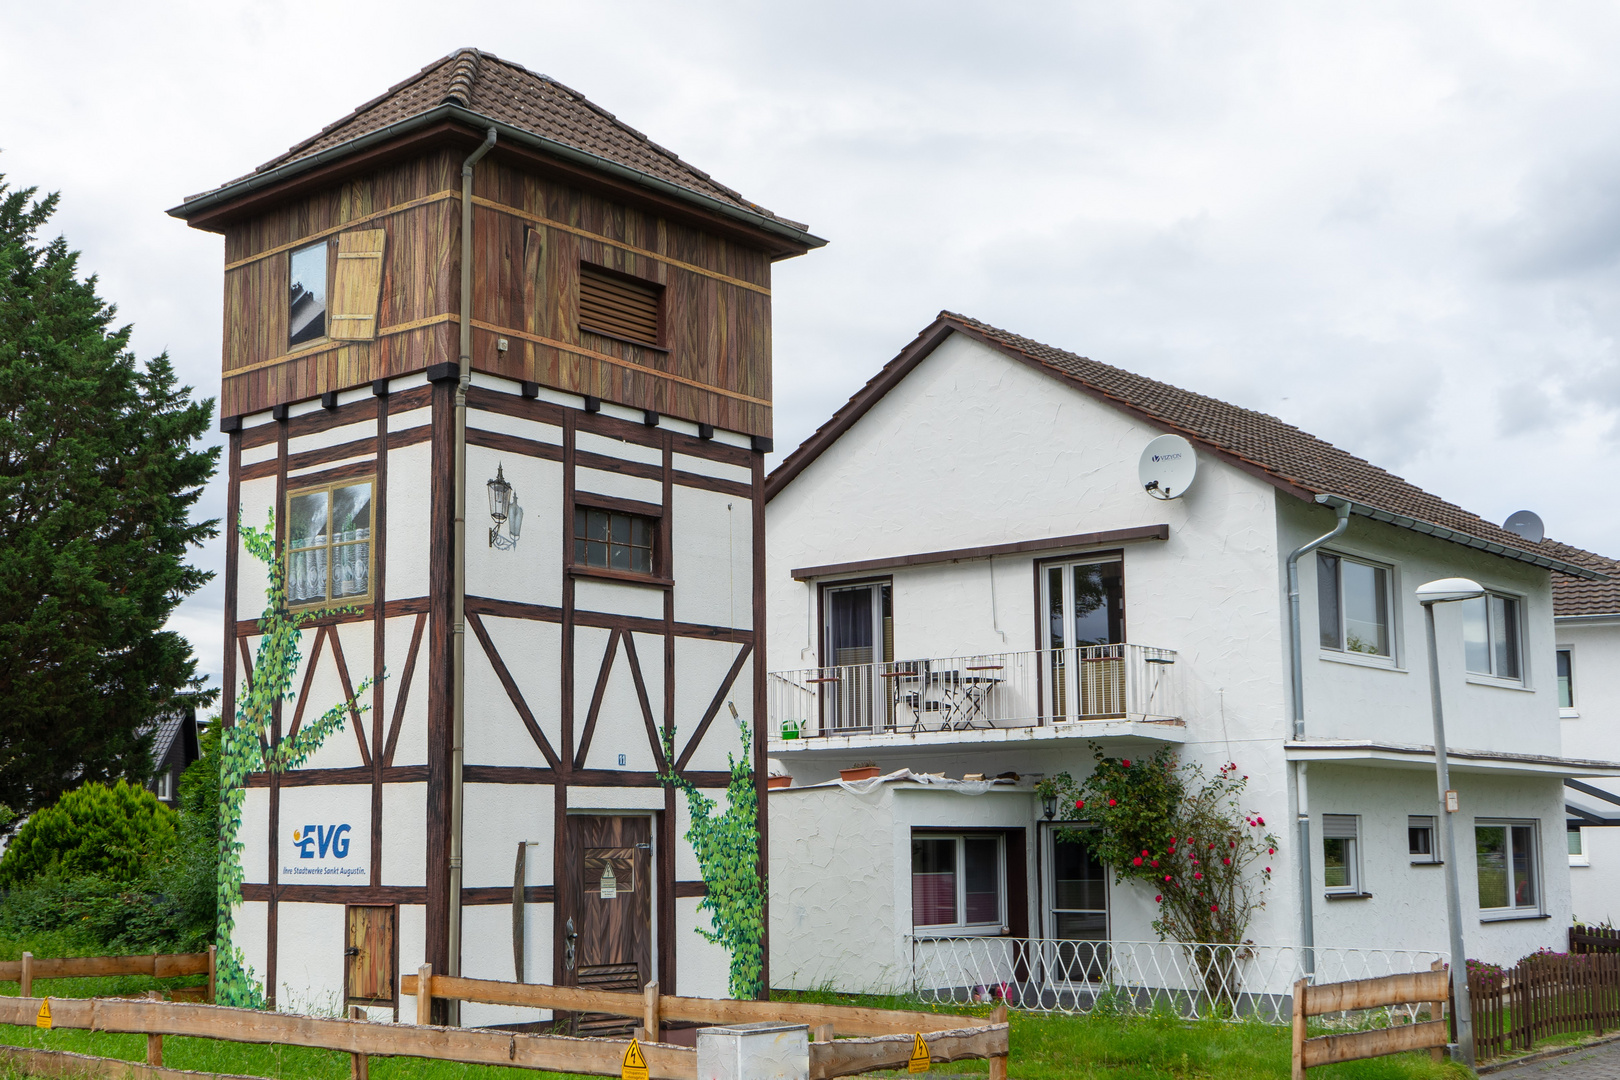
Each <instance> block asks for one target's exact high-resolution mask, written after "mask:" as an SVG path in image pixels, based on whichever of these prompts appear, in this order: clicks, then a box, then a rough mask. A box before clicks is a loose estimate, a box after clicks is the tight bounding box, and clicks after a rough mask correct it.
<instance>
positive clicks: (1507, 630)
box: [1462, 593, 1524, 679]
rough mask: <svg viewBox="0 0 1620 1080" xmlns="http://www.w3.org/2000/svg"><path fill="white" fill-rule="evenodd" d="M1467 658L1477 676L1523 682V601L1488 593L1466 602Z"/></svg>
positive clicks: (1468, 666) (1465, 644) (1468, 665)
mask: <svg viewBox="0 0 1620 1080" xmlns="http://www.w3.org/2000/svg"><path fill="white" fill-rule="evenodd" d="M1462 614H1463V659H1464V661H1465V663H1466V666H1467V668H1468V670H1469V671H1471V672H1473V673H1474V674H1475V675H1491V676H1494V677H1496V678H1498V679H1522V678H1523V677H1524V673H1523V670H1522V666H1521V664H1520V661H1519V657H1520V642H1519V635H1520V632H1521V631H1520V629H1519V601H1518V600H1517V599H1516V598H1515V597H1511V596H1501V595H1498V594H1497V593H1487V594H1486V595H1484V596H1479V597H1475V598H1474V599H1472V600H1464V601H1463V602H1462Z"/></svg>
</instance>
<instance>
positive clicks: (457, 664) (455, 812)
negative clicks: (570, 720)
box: [445, 128, 495, 1024]
mask: <svg viewBox="0 0 1620 1080" xmlns="http://www.w3.org/2000/svg"><path fill="white" fill-rule="evenodd" d="M494 145H495V129H494V128H490V129H489V130H488V131H487V132H486V133H485V135H484V141H483V142H482V143H481V144H479V147H478V149H477V150H474V151H473V152H472V153H471V154H470V155H468V157H467V160H466V161H464V162H462V163H461V373H460V374H461V377H460V379H459V380H458V381H457V382H456V460H455V483H456V495H455V498H456V527H455V542H454V544H453V546H452V548H451V550H452V551H453V552H454V553H455V554H454V555H453V556H452V558H453V559H454V561H455V583H454V585H453V587H452V590H451V591H452V594H453V599H452V601H451V602H452V604H453V605H454V606H453V608H452V610H451V614H450V655H451V657H452V660H451V664H452V668H451V679H450V687H451V689H450V699H451V709H452V716H453V720H452V726H451V733H452V734H451V741H450V890H449V892H450V896H449V900H450V912H449V914H450V921H449V922H450V924H449V928H448V929H449V933H448V935H447V936H448V937H449V939H450V940H449V950H448V951H449V956H448V958H447V959H448V964H447V965H446V966H447V967H448V968H449V970H448V971H446V972H445V974H446V975H452V976H455V975H460V974H461V853H462V842H461V805H462V780H461V774H462V759H463V756H464V753H463V751H464V749H465V746H466V742H467V610H466V609H467V387H468V386H470V385H471V384H472V299H473V272H472V268H473V166H474V165H477V164H478V159H479V158H481V157H483V156H484V155H485V154H487V153H489V151H490V148H491V147H493V146H494ZM448 1004H449V1006H450V1017H449V1020H450V1023H451V1024H459V1023H460V1022H461V1009H460V1007H459V1005H460V1003H459V1002H457V1001H456V1000H454V999H451V1000H450V1002H449V1003H448Z"/></svg>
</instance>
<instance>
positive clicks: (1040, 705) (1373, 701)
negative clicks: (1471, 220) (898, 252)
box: [766, 313, 1620, 990]
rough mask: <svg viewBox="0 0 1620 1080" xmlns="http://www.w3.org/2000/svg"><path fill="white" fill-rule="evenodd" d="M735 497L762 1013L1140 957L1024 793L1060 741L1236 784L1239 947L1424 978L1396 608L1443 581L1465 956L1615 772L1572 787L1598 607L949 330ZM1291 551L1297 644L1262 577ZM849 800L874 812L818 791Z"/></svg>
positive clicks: (1540, 896)
mask: <svg viewBox="0 0 1620 1080" xmlns="http://www.w3.org/2000/svg"><path fill="white" fill-rule="evenodd" d="M1167 432H1172V433H1178V434H1180V435H1182V436H1184V437H1185V438H1186V439H1188V440H1190V441H1191V443H1192V445H1193V446H1194V447H1195V448H1196V454H1197V459H1198V472H1197V479H1196V483H1195V484H1194V485H1193V486H1192V487H1191V489H1190V490H1188V491H1187V492H1186V493H1185V495H1184V496H1183V497H1180V498H1175V499H1173V500H1169V501H1165V500H1160V499H1157V498H1154V497H1151V495H1150V493H1148V492H1146V491H1144V489H1143V485H1142V484H1141V483H1140V482H1139V479H1138V462H1139V459H1140V456H1141V454H1142V451H1143V448H1144V447H1145V446H1146V444H1147V443H1148V442H1149V441H1150V440H1151V439H1153V438H1155V437H1156V436H1159V435H1161V434H1164V433H1167ZM766 495H767V500H768V505H767V512H766V534H767V539H768V546H767V552H768V555H767V595H768V603H767V610H768V612H769V624H768V629H769V653H768V659H769V663H770V668H771V676H770V690H769V693H770V718H769V722H770V728H771V739H770V746H769V753H770V757H771V759H772V767H773V769H775V770H776V771H777V772H778V773H780V774H782V775H786V776H791V777H792V779H791V782H790V783H791V786H788V787H785V788H780V789H778V790H773V791H772V793H771V798H770V818H771V837H772V844H771V875H772V879H771V888H772V924H773V937H772V942H773V948H772V971H773V974H774V979H775V981H776V983H777V985H780V986H798V987H813V986H820V985H826V984H832V985H839V986H845V987H848V988H851V989H873V990H875V989H893V988H894V987H896V986H897V985H899V986H904V985H906V984H907V983H908V982H909V983H911V984H912V985H917V984H919V982H921V981H924V980H926V978H927V977H928V976H926V975H924V974H920V973H919V970H920V968H921V967H923V966H926V964H927V963H928V962H930V961H929V957H931V956H934V955H936V954H937V949H936V948H935V946H933V945H930V944H929V943H930V942H931V941H932V942H937V941H938V940H939V939H953V940H959V939H973V940H978V941H980V942H983V941H985V940H987V939H994V938H1004V939H1035V940H1041V941H1053V940H1068V941H1094V942H1108V941H1112V942H1130V941H1151V940H1153V937H1154V935H1153V932H1152V931H1151V929H1150V922H1151V919H1152V917H1153V903H1152V897H1151V896H1149V895H1147V894H1146V893H1143V892H1140V891H1138V890H1136V889H1134V888H1119V887H1115V886H1114V885H1113V884H1112V882H1111V881H1110V880H1109V878H1110V875H1109V874H1108V871H1107V868H1106V867H1103V866H1099V865H1097V863H1096V862H1095V861H1094V860H1093V859H1092V858H1091V857H1090V856H1089V855H1087V854H1086V853H1085V852H1084V850H1083V849H1079V848H1078V847H1077V846H1076V847H1071V846H1070V845H1067V844H1064V843H1060V842H1058V841H1057V840H1056V839H1055V837H1054V836H1053V825H1052V824H1051V823H1049V822H1048V821H1047V820H1046V813H1045V808H1044V807H1043V805H1042V803H1041V800H1040V799H1039V798H1037V797H1036V795H1035V793H1034V791H1033V781H1034V780H1035V779H1036V778H1039V777H1041V776H1043V775H1051V774H1054V773H1057V772H1059V771H1060V770H1068V771H1070V772H1071V773H1073V774H1075V775H1076V776H1080V775H1084V774H1086V773H1087V772H1089V770H1090V767H1091V764H1092V758H1091V754H1090V752H1089V750H1088V742H1090V741H1092V740H1095V741H1097V742H1099V743H1101V744H1102V745H1103V747H1105V748H1106V749H1107V750H1108V751H1109V752H1111V753H1115V754H1121V755H1123V756H1130V755H1131V753H1132V752H1133V751H1134V752H1136V753H1140V754H1146V753H1148V752H1151V751H1152V750H1153V749H1155V748H1157V747H1161V746H1166V745H1171V746H1175V747H1178V748H1179V751H1180V753H1181V754H1182V756H1183V758H1184V759H1187V760H1192V761H1197V762H1200V763H1203V765H1204V766H1205V767H1206V768H1207V769H1212V768H1216V767H1218V766H1219V765H1220V763H1223V762H1226V761H1228V760H1231V761H1235V762H1237V764H1238V766H1239V768H1240V769H1241V770H1242V771H1243V772H1244V773H1246V774H1248V775H1249V776H1250V786H1249V795H1250V797H1251V802H1252V805H1250V806H1248V807H1246V809H1248V810H1250V811H1252V812H1255V813H1258V814H1260V815H1262V816H1263V817H1265V818H1266V819H1267V820H1268V821H1270V822H1271V823H1272V825H1273V826H1274V827H1275V828H1276V832H1277V833H1279V834H1280V835H1282V836H1283V841H1282V849H1281V850H1280V851H1279V852H1278V853H1277V859H1276V863H1275V864H1274V866H1275V870H1276V873H1275V875H1274V880H1273V881H1272V883H1271V884H1270V886H1269V891H1268V894H1267V895H1268V904H1267V906H1266V907H1265V909H1264V910H1263V911H1261V912H1260V913H1259V915H1258V917H1257V918H1256V919H1255V920H1254V922H1253V923H1252V925H1251V927H1250V930H1249V934H1250V937H1251V938H1252V939H1253V940H1254V941H1256V942H1259V943H1262V944H1266V945H1278V946H1296V947H1297V946H1299V945H1300V944H1302V942H1303V940H1304V934H1305V932H1306V931H1305V929H1304V928H1305V925H1306V921H1307V918H1309V920H1310V922H1311V924H1312V925H1313V926H1314V944H1315V946H1316V948H1317V950H1318V952H1325V951H1326V950H1329V949H1350V948H1354V949H1369V948H1379V949H1411V950H1435V951H1444V950H1446V948H1447V945H1446V942H1447V937H1446V922H1445V898H1444V896H1445V894H1444V881H1443V875H1442V873H1441V871H1440V870H1439V868H1438V857H1439V856H1438V852H1439V850H1440V847H1439V845H1438V843H1437V838H1436V830H1435V814H1436V810H1437V792H1436V786H1435V778H1434V761H1433V739H1432V726H1431V710H1430V694H1429V678H1428V663H1427V660H1426V653H1425V644H1424V634H1423V611H1422V609H1421V607H1420V606H1419V604H1418V603H1417V602H1416V600H1415V599H1414V595H1413V593H1414V589H1415V588H1416V586H1418V585H1419V584H1421V583H1423V582H1426V581H1429V580H1432V579H1436V578H1442V577H1449V576H1453V575H1466V576H1468V577H1471V578H1474V579H1477V580H1478V581H1480V582H1481V583H1483V584H1484V585H1485V586H1486V587H1487V588H1488V589H1489V590H1490V595H1489V597H1488V598H1487V599H1482V600H1478V601H1474V602H1470V603H1467V604H1453V605H1449V606H1448V605H1442V606H1441V607H1440V608H1439V609H1438V611H1437V618H1438V628H1439V641H1440V643H1441V645H1440V680H1441V683H1442V685H1443V687H1444V690H1445V704H1446V708H1447V710H1448V716H1449V726H1448V732H1449V739H1448V743H1449V747H1450V758H1449V759H1450V767H1451V776H1452V784H1453V787H1454V788H1455V789H1456V790H1457V791H1458V792H1459V796H1460V809H1459V811H1458V812H1457V816H1456V818H1455V819H1454V821H1455V824H1456V827H1457V838H1458V839H1457V850H1458V852H1459V858H1460V860H1461V861H1462V862H1463V865H1462V867H1461V871H1462V892H1463V907H1464V915H1465V921H1466V924H1467V925H1466V939H1467V944H1468V950H1469V954H1470V955H1471V956H1476V957H1481V958H1484V959H1488V960H1493V961H1512V960H1515V959H1517V958H1518V957H1519V956H1522V955H1523V954H1525V953H1527V952H1530V951H1532V950H1534V949H1536V948H1537V947H1540V946H1551V945H1554V944H1556V943H1557V942H1559V941H1561V940H1562V936H1563V933H1564V929H1565V927H1566V926H1567V925H1568V923H1569V919H1570V911H1571V903H1570V886H1569V875H1568V872H1567V869H1566V860H1565V857H1564V843H1565V841H1564V832H1565V826H1564V817H1565V811H1564V798H1563V791H1564V789H1563V783H1564V780H1565V778H1566V777H1614V776H1620V765H1617V764H1614V763H1612V762H1610V761H1608V760H1595V761H1586V760H1575V759H1572V758H1571V757H1570V756H1568V754H1567V750H1566V746H1565V743H1564V739H1563V735H1562V732H1561V730H1560V726H1561V721H1560V720H1559V718H1558V717H1559V706H1558V685H1559V684H1558V679H1557V673H1556V668H1555V644H1556V643H1557V642H1556V641H1555V635H1554V628H1553V606H1552V605H1553V594H1552V578H1553V577H1555V576H1558V575H1562V574H1572V575H1576V576H1578V577H1581V578H1583V579H1595V578H1598V577H1600V576H1601V575H1600V574H1599V573H1598V572H1597V571H1594V570H1592V569H1590V568H1588V567H1587V566H1586V565H1584V564H1581V563H1576V562H1574V561H1571V560H1569V559H1567V558H1564V557H1561V556H1560V555H1558V554H1557V553H1556V552H1551V551H1548V550H1545V549H1542V548H1539V547H1537V546H1536V545H1532V544H1529V543H1527V542H1525V541H1524V540H1522V539H1520V538H1519V537H1518V536H1516V535H1514V534H1512V533H1509V532H1506V531H1504V530H1503V529H1501V528H1499V527H1497V526H1495V525H1493V524H1491V523H1489V522H1487V521H1484V520H1482V519H1480V518H1479V517H1477V516H1475V515H1473V514H1470V513H1468V512H1467V511H1465V510H1463V509H1461V508H1459V507H1456V506H1453V505H1451V504H1450V503H1447V502H1445V501H1443V500H1441V499H1439V498H1437V497H1435V496H1433V495H1430V494H1428V493H1426V492H1423V491H1421V490H1419V489H1418V488H1416V487H1414V486H1413V485H1411V484H1409V483H1406V482H1405V481H1403V480H1401V479H1399V478H1398V477H1395V476H1392V475H1391V474H1389V473H1387V472H1385V471H1384V470H1382V469H1379V468H1377V467H1376V466H1374V465H1371V464H1369V463H1368V462H1365V461H1362V460H1361V459H1359V458H1356V457H1354V456H1352V455H1350V454H1348V453H1345V452H1344V451H1342V450H1339V449H1337V448H1335V447H1333V446H1330V445H1329V444H1327V443H1325V442H1323V441H1321V440H1320V439H1317V438H1315V437H1313V436H1311V435H1309V434H1307V433H1305V432H1303V431H1300V430H1298V429H1297V428H1294V427H1292V426H1290V425H1288V424H1285V423H1283V422H1281V421H1279V420H1277V419H1275V418H1274V417H1270V416H1266V415H1263V414H1261V413H1257V412H1253V411H1250V410H1248V409H1243V408H1239V407H1237V406H1233V405H1230V404H1227V403H1225V402H1221V401H1216V400H1213V399H1211V398H1208V397H1203V396H1201V395H1198V394H1195V393H1192V392H1189V391H1185V390H1181V389H1177V388H1175V387H1171V386H1167V385H1165V384H1163V383H1159V382H1155V381H1153V380H1151V379H1146V378H1143V377H1140V376H1137V375H1133V374H1131V373H1129V372H1126V371H1121V370H1119V369H1117V368H1113V367H1109V366H1107V365H1104V364H1100V363H1096V362H1093V361H1091V360H1088V359H1085V358H1082V357H1080V356H1076V355H1074V354H1072V353H1069V352H1065V351H1062V350H1060V349H1056V348H1052V347H1049V346H1046V345H1042V344H1039V343H1037V342H1034V341H1030V340H1028V339H1026V338H1021V337H1018V336H1017V335H1014V334H1010V333H1007V332H1004V331H1001V330H997V329H995V328H993V327H990V326H986V325H984V324H983V323H979V322H976V321H974V320H972V319H968V318H964V317H961V316H957V315H952V314H950V313H942V314H941V315H940V317H939V318H938V320H936V321H935V322H934V323H933V324H932V325H930V326H929V327H927V328H926V329H925V330H924V331H923V332H922V333H921V334H920V335H919V336H918V338H917V339H916V340H915V341H913V342H912V343H911V344H910V345H908V346H907V347H906V348H905V349H904V351H902V352H901V353H900V354H899V355H898V356H896V357H895V358H894V359H893V360H891V361H890V362H889V363H887V364H886V365H884V367H883V368H882V370H881V371H879V372H878V373H877V375H875V376H874V377H873V378H872V380H871V381H870V382H869V383H867V385H866V386H865V387H864V388H863V389H862V390H861V391H860V392H859V393H857V394H856V395H855V396H854V397H853V398H851V399H850V401H849V403H848V404H846V405H845V406H843V407H842V408H841V409H839V410H838V412H836V413H835V414H834V415H833V417H832V418H831V419H830V420H828V421H827V423H826V424H824V425H823V426H822V427H821V428H820V429H819V430H818V431H817V432H816V433H815V434H814V435H813V436H811V437H810V438H809V439H808V440H806V442H805V443H804V444H803V445H802V446H801V447H799V449H797V450H796V451H795V452H794V453H793V454H791V455H790V456H789V457H788V458H787V459H786V460H785V461H784V462H783V463H782V464H781V466H780V467H778V468H777V469H776V471H775V472H773V473H772V474H771V476H770V478H769V479H768V481H767V487H766ZM1341 523H1343V528H1342V530H1340V529H1339V526H1340V524H1341ZM1324 537H1326V539H1322V538H1324ZM1318 540H1321V545H1320V547H1319V548H1317V549H1315V550H1313V551H1308V553H1307V554H1305V555H1303V556H1302V557H1301V558H1299V560H1298V573H1299V583H1300V602H1299V616H1298V618H1299V623H1298V627H1297V635H1296V633H1295V632H1293V630H1292V629H1291V626H1292V624H1291V619H1290V605H1289V590H1288V564H1289V560H1290V555H1291V553H1294V552H1296V551H1299V550H1300V549H1303V548H1308V547H1309V545H1310V544H1311V543H1312V542H1314V541H1318ZM1459 608H1460V609H1461V610H1458V609H1459ZM1465 637H1466V639H1467V642H1468V645H1467V648H1466V649H1465V646H1464V639H1465ZM1296 640H1297V641H1298V643H1299V646H1298V647H1299V650H1300V651H1299V670H1300V684H1299V699H1300V700H1301V701H1302V703H1303V710H1302V716H1301V717H1300V718H1299V719H1300V724H1301V726H1300V728H1299V729H1298V733H1297V734H1296V728H1295V718H1294V715H1293V714H1294V706H1293V703H1292V699H1293V697H1294V694H1293V679H1292V677H1291V667H1292V657H1293V650H1294V645H1293V642H1294V641H1296ZM1558 640H1561V639H1558ZM1589 749H1590V750H1591V753H1590V756H1592V757H1595V758H1599V759H1607V758H1609V757H1612V756H1616V755H1612V754H1609V753H1602V752H1598V750H1597V748H1589ZM857 764H871V765H875V766H876V768H877V769H878V770H879V771H880V773H881V774H883V775H885V776H890V777H891V778H889V779H876V780H866V781H861V782H856V783H844V782H841V781H840V771H841V770H843V769H847V768H850V767H852V766H855V765H857ZM902 770H909V773H908V772H902ZM891 774H894V775H891ZM913 774H922V779H920V780H919V779H914V778H912V776H913ZM927 774H943V777H942V778H940V777H935V776H929V775H927ZM981 778H982V779H981ZM998 778H1000V779H998ZM942 779H943V780H944V781H954V782H941V781H942ZM778 782H779V783H781V782H785V781H778ZM1302 826H1303V827H1302ZM1302 836H1304V837H1308V839H1307V840H1305V841H1304V842H1305V843H1307V844H1308V845H1309V847H1308V848H1307V849H1306V850H1307V851H1308V852H1309V859H1308V865H1309V875H1310V882H1309V886H1308V887H1307V888H1304V889H1302V888H1301V885H1300V881H1299V878H1298V869H1299V867H1300V865H1301V864H1300V860H1299V858H1298V856H1299V848H1300V843H1301V840H1300V838H1301V837H1302ZM1425 963H1426V962H1425ZM1072 974H1073V973H1072V972H1070V973H1069V975H1072ZM1024 976H1029V977H1034V976H1030V975H1029V973H1028V972H1027V971H1026V972H1023V973H1022V975H1021V976H1020V977H1024ZM1065 977H1067V976H1065ZM1093 977H1095V975H1093ZM1289 977H1291V974H1290V973H1287V972H1285V973H1284V979H1285V980H1286V978H1289ZM1284 985H1286V981H1285V982H1284Z"/></svg>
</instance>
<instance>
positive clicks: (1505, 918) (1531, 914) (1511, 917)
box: [1479, 911, 1552, 923]
mask: <svg viewBox="0 0 1620 1080" xmlns="http://www.w3.org/2000/svg"><path fill="white" fill-rule="evenodd" d="M1550 918H1552V916H1551V915H1547V914H1544V913H1543V912H1539V911H1525V912H1513V913H1511V914H1507V915H1481V916H1480V917H1479V921H1480V922H1482V923H1492V922H1534V921H1536V920H1538V919H1550Z"/></svg>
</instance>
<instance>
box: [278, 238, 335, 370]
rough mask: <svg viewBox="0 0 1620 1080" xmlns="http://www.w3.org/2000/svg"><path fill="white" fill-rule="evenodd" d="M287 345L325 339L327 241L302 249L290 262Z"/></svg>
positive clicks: (293, 255) (295, 253)
mask: <svg viewBox="0 0 1620 1080" xmlns="http://www.w3.org/2000/svg"><path fill="white" fill-rule="evenodd" d="M288 265H289V266H290V267H291V270H290V272H289V273H288V275H287V277H288V281H287V345H288V347H289V348H290V347H292V346H295V345H301V344H303V343H304V342H306V341H314V340H315V339H316V338H321V337H325V336H326V241H324V240H322V241H321V242H320V243H318V244H311V245H309V247H306V248H299V249H298V250H297V251H295V252H293V253H292V257H291V258H290V259H289V260H288Z"/></svg>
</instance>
